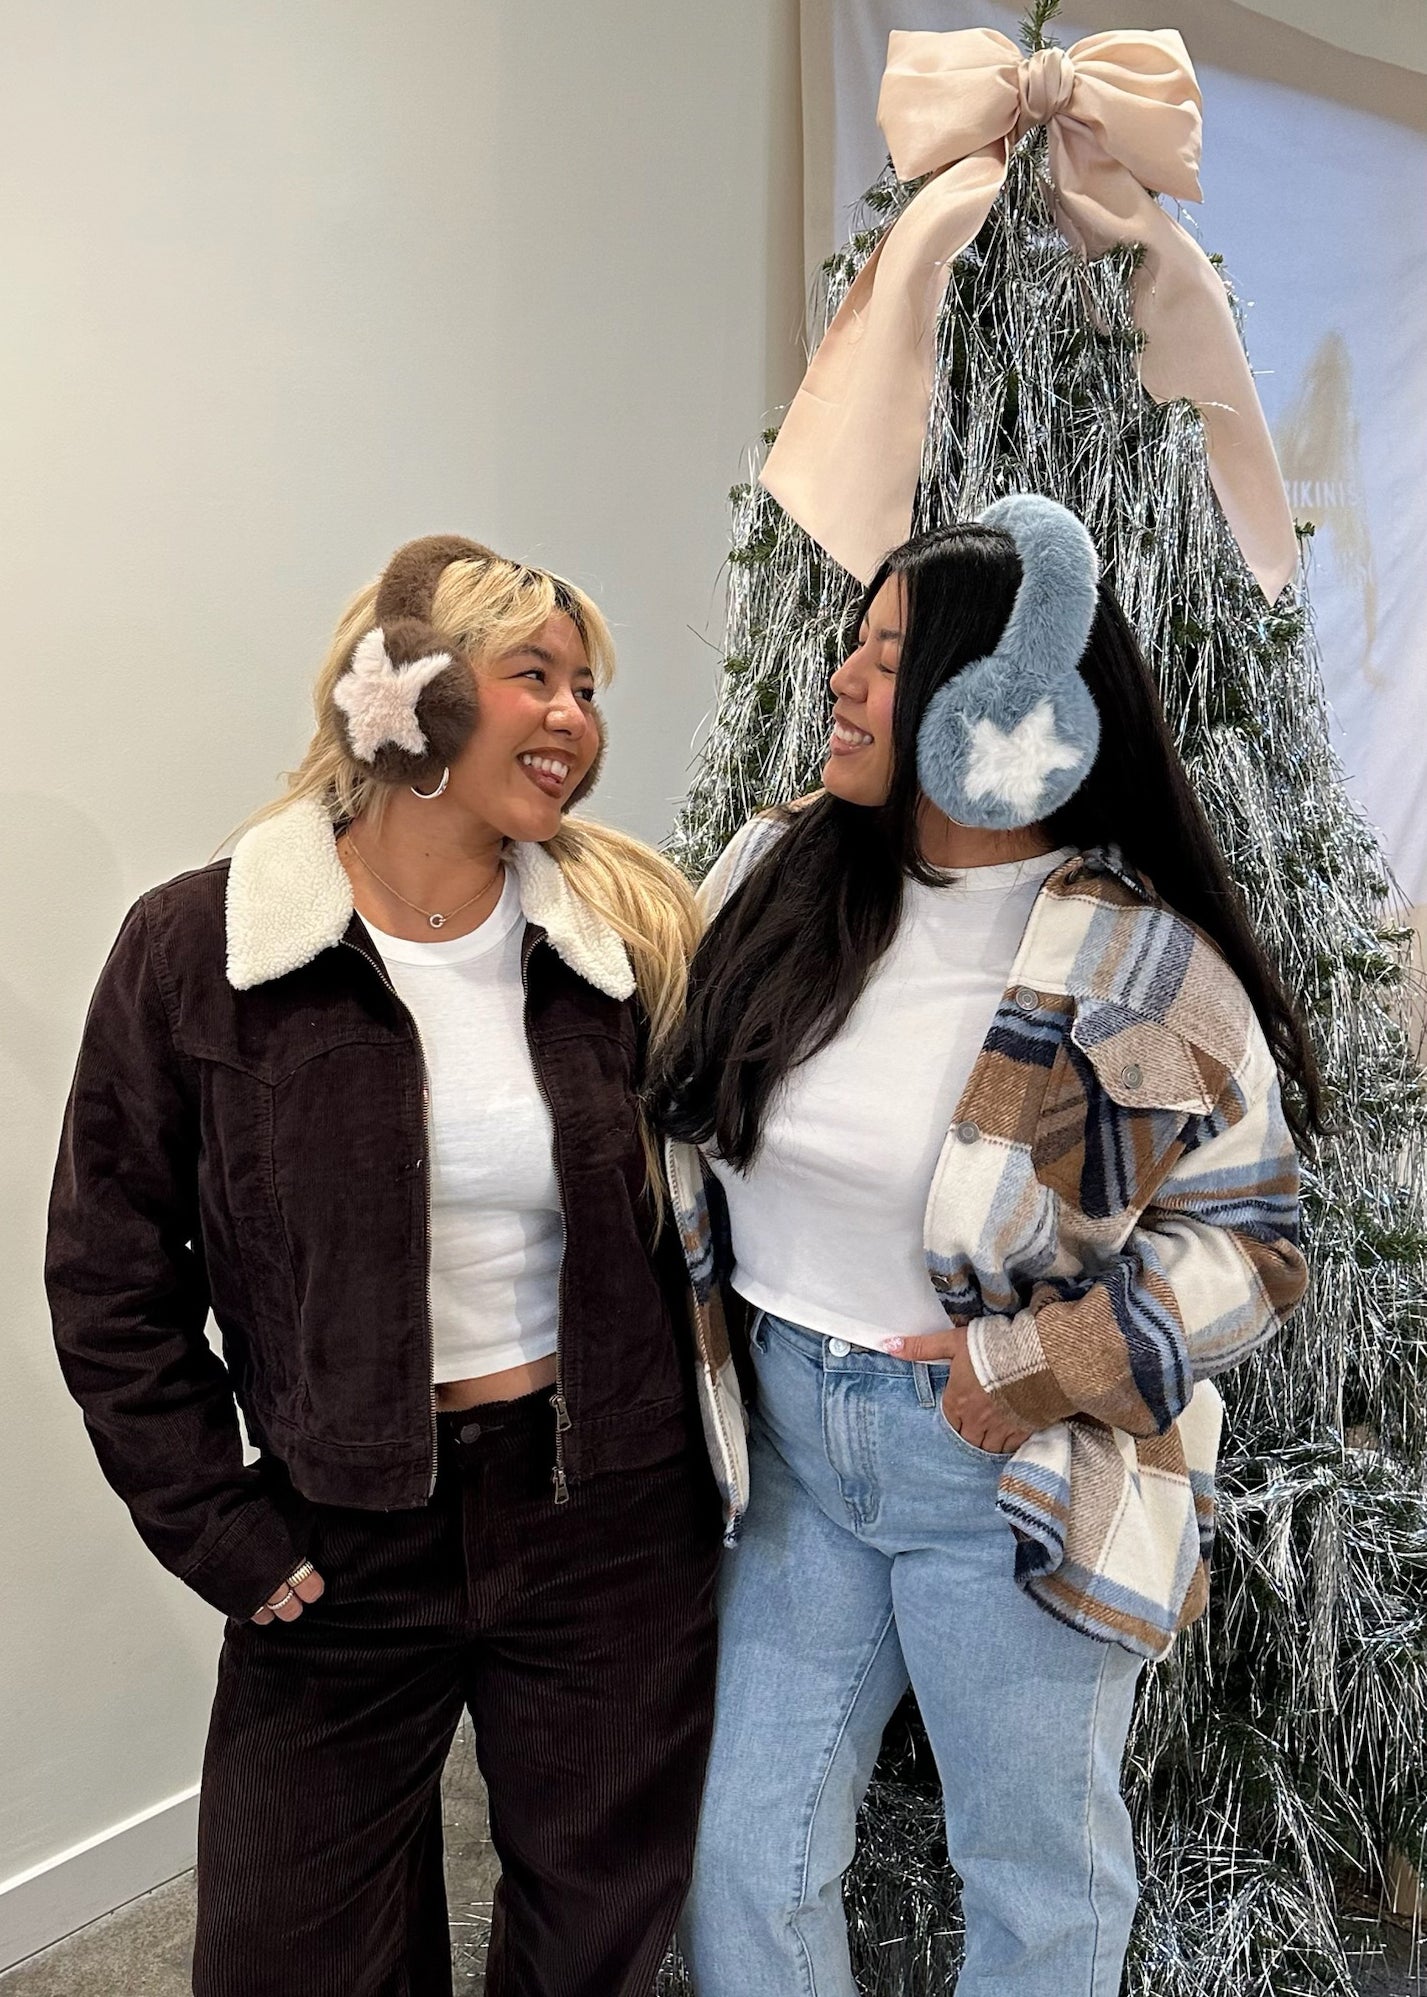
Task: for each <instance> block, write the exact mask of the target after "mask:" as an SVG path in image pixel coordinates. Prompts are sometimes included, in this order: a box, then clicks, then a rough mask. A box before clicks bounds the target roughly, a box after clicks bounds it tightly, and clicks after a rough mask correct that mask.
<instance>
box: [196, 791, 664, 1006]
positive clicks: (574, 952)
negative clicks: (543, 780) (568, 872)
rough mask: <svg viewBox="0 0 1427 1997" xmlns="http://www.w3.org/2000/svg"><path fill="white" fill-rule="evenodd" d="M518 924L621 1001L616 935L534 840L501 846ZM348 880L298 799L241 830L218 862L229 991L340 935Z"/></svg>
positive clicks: (321, 821) (347, 912)
mask: <svg viewBox="0 0 1427 1997" xmlns="http://www.w3.org/2000/svg"><path fill="white" fill-rule="evenodd" d="M508 852H509V856H510V859H511V862H512V864H513V866H514V868H515V874H516V880H517V882H518V884H519V888H520V906H521V909H522V911H523V913H524V915H525V919H526V921H527V922H532V923H537V924H538V925H539V927H540V928H541V929H543V930H544V932H545V935H546V938H547V940H548V941H549V943H550V945H551V947H552V948H553V949H554V950H555V951H556V952H557V953H558V954H559V955H560V957H562V958H563V959H564V961H565V963H567V964H568V965H569V967H570V969H571V970H572V971H574V972H576V973H577V974H578V975H579V976H580V977H582V978H583V979H584V980H585V982H586V983H587V984H591V985H593V986H594V987H595V989H596V991H601V992H604V993H606V994H607V995H608V997H610V998H615V999H626V998H629V997H630V996H631V994H632V993H633V991H634V973H633V971H632V970H631V969H630V964H629V956H628V953H627V951H626V950H625V947H624V944H623V942H622V940H621V939H620V937H619V936H618V935H617V934H616V933H615V931H614V930H613V929H612V928H611V927H610V925H609V924H608V923H607V922H605V921H603V920H602V919H601V918H600V917H599V916H597V915H596V914H595V912H594V910H593V909H591V908H589V907H588V906H587V905H586V904H585V903H584V902H582V901H581V900H580V899H579V897H578V896H577V895H576V894H575V893H574V892H573V890H572V889H571V888H570V887H569V885H568V884H567V882H566V880H565V876H564V875H563V874H562V873H561V871H560V868H559V866H558V865H557V863H556V862H555V860H554V859H553V858H552V857H551V856H550V854H549V853H547V852H546V850H545V848H544V847H543V846H536V845H525V844H519V845H513V846H511V847H510V848H509V849H508ZM352 913H353V909H352V887H351V883H350V881H349V880H348V879H347V871H346V869H345V867H343V865H342V862H341V861H340V860H339V859H338V857H337V841H336V838H335V837H334V835H333V831H332V822H331V820H330V819H329V818H328V816H327V814H326V812H325V811H323V810H322V808H321V806H320V805H318V804H316V803H314V802H313V800H312V799H311V798H298V799H297V800H296V801H295V802H294V803H292V804H290V805H287V806H286V807H285V808H284V809H283V810H282V811H279V812H275V813H274V814H273V816H272V817H271V818H265V819H262V820H261V821H260V822H259V823H258V824H257V825H254V826H252V827H251V828H250V830H248V831H247V832H245V833H244V834H243V836H242V838H241V839H240V840H239V841H238V843H237V845H236V846H235V847H234V848H233V858H232V861H231V863H230V866H229V870H228V982H229V984H230V985H232V986H233V987H234V989H235V990H237V991H240V992H241V991H247V990H248V989H249V988H250V987H251V986H253V985H262V984H266V983H268V981H269V980H270V979H272V978H281V977H283V976H285V974H286V973H287V972H288V971H295V970H297V969H298V967H299V966H300V965H302V964H310V963H311V961H312V959H313V958H314V957H316V956H318V955H319V954H320V953H321V952H322V951H323V950H330V949H331V948H332V947H333V946H334V944H337V943H340V942H341V940H342V938H343V937H344V936H345V935H346V933H347V928H348V925H349V924H350V922H351V920H352Z"/></svg>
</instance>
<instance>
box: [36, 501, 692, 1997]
mask: <svg viewBox="0 0 1427 1997" xmlns="http://www.w3.org/2000/svg"><path fill="white" fill-rule="evenodd" d="M611 664H612V658H611V646H610V639H609V633H608V630H607V628H606V626H605V624H604V622H603V620H602V619H601V617H600V614H599V612H598V611H597V609H596V608H595V606H594V604H593V603H591V602H590V600H589V599H588V598H587V597H586V596H584V595H582V594H581V592H580V591H578V590H576V589H574V588H572V587H570V586H569V585H568V584H566V583H563V582H560V581H557V580H556V579H555V578H553V577H551V576H549V575H546V574H543V573H541V572H539V571H537V570H533V569H529V568H524V567H521V566H519V565H518V564H515V563H513V562H508V561H505V560H502V559H500V558H498V557H496V556H494V555H492V554H491V553H490V552H489V551H488V550H486V549H483V548H480V547H479V546H477V545H476V544H475V543H473V542H467V541H462V540H457V539H454V538H449V537H447V538H437V539H428V540H425V541H418V542H413V543H411V544H410V545H409V546H408V547H406V548H404V549H402V550H401V551H400V552H399V553H398V554H397V556H396V557H395V558H394V560H393V561H392V563H391V565H390V567H389V568H388V570H387V571H386V574H385V575H384V577H383V578H382V580H381V582H380V584H379V585H376V586H374V587H372V588H368V589H366V590H363V591H362V593H361V594H360V595H359V596H358V597H357V599H356V600H355V602H354V603H353V604H352V605H351V607H350V608H349V610H348V611H347V613H346V615H345V617H344V618H343V620H342V623H341V626H340V628H339V630H338V633H337V637H336V641H335V643H334V646H333V649H332V652H331V655H330V657H329V659H328V661H327V664H326V666H325V668H324V670H323V672H322V675H321V677H320V679H319V681H318V685H317V690H316V706H317V716H318V722H317V732H316V735H315V737H314V739H313V742H312V745H311V747H310V748H309V750H308V752H307V755H306V757H305V759H304V761H303V762H302V765H301V767H300V768H299V769H298V771H297V772H296V773H295V775H294V776H293V778H292V779H291V780H290V787H289V791H288V795H287V797H286V798H285V799H284V800H283V801H282V802H281V804H279V805H276V806H273V807H270V808H269V809H268V810H267V811H266V812H265V813H262V814H260V816H259V818H258V819H257V820H256V821H255V822H254V823H253V824H252V825H251V827H250V829H249V830H248V831H247V832H246V833H245V834H244V835H243V837H242V838H241V839H240V840H239V842H238V844H237V847H236V849H235V851H234V853H233V856H232V860H231V862H219V863H217V864H216V865H212V866H209V867H205V868H201V869H199V870H198V871H197V872H194V873H190V874H185V875H182V876H181V877H180V878H179V879H177V880H175V881H171V882H169V883H168V884H167V885H166V886H164V887H161V888H157V889H155V890H154V891H153V892H152V893H150V894H147V895H145V896H144V897H143V898H142V900H141V901H140V902H139V903H138V904H137V905H136V907H135V908H134V909H133V910H132V912H131V913H130V915H129V917H128V919H127V921H126V922H125V924H124V926H123V929H122V931H121V933H120V936H119V940H118V942H117V943H116V945H115V947H114V951H113V953H112V955H111V957H110V959H109V962H108V964H107V965H106V967H105V970H104V972H103V975H102V977H101V979H100V982H99V987H98V990H97V992H96V995H95V999H94V1003H93V1007H92V1009H91V1012H90V1015H89V1020H88V1024H87V1026H86V1028H85V1034H84V1042H83V1047H82V1051H81V1054H80V1059H79V1067H78V1072H77V1076H76V1079H75V1084H74V1090H73V1094H72V1096H71V1100H70V1104H69V1109H68V1113H67V1117H66V1122H65V1128H64V1135H63V1142H62V1146H61V1151H60V1159H59V1166H58V1171H57V1176H56V1181H55V1189H54V1196H53V1204H52V1210H51V1233H50V1248H49V1262H48V1273H49V1285H50V1295H51V1300H52V1307H53V1313H54V1322H55V1331H56V1338H57V1342H58V1346H59V1352H60V1357H61V1361H62V1364H63V1367H64V1371H65V1376H66V1379H67V1381H68V1383H69V1385H70V1388H71V1390H72V1391H73V1393H74V1395H75V1397H76V1399H77V1400H78V1401H79V1402H80V1404H81V1405H82V1407H83V1409H84V1413H85V1419H86V1422H87V1424H88V1427H89V1431H90V1434H91V1436H92V1437H93V1440H94V1445H95V1448H96V1450H97V1452H98V1455H99V1459H100V1463H101V1465H102V1467H103V1470H104V1473H105V1475H106V1476H107V1477H108V1479H109V1481H110V1482H111V1484H112V1485H113V1486H114V1488H115V1489H116V1490H117V1491H118V1493H119V1494H120V1496H121V1497H123V1498H124V1500H125V1502H126V1503H127V1504H128V1506H129V1508H130V1511H131V1512H132V1514H133V1517H134V1520H135V1523H136V1525H137V1526H138V1529H139V1531H140V1533H141V1534H142V1535H143V1537H144V1539H145V1541H146V1542H147V1544H148V1545H149V1547H150V1548H151V1549H152V1551H153V1552H154V1553H155V1554H156V1556H157V1557H158V1558H159V1559H160V1560H161V1561H162V1562H163V1563H164V1565H165V1566H167V1567H168V1568H169V1569H170V1570H171V1571H172V1572H173V1573H175V1574H177V1575H178V1576H179V1577H180V1578H181V1579H183V1580H184V1581H186V1582H187V1583H188V1584H189V1586H191V1587H192V1588H194V1589H195V1590H196V1591H197V1592H198V1593H199V1594H200V1595H201V1596H202V1597H203V1598H204V1599H205V1600H206V1601H208V1602H211V1603H213V1604H214V1605H215V1606H216V1607H218V1608H219V1609H221V1610H223V1611H224V1612H225V1613H226V1614H227V1616H228V1618H229V1622H228V1625H227V1632H226V1636H225V1641H224V1645H223V1655H222V1660H221V1664H220V1667H219V1680H218V1691H217V1697H216V1700H215V1704H214V1708H213V1717H212V1722H211V1728H210V1733H209V1740H208V1748H207V1754H206V1757H205V1763H204V1780H203V1797H202V1806H201V1816H200V1832H199V1868H198V1933H197V1946H196V1953H195V1964H194V1985H193V1987H194V1990H195V1992H196V1993H197V1997H328V1993H330V1997H436V1994H437V1993H445V1992H448V1991H449V1990H450V1988H451V1972H450V1957H449V1948H448V1942H447V1930H446V1919H445V1900H444V1893H443V1887H442V1858H441V1835H440V1789H439V1785H440V1777H441V1770H442V1765H443V1763H444V1761H445V1758H446V1752H447V1749H448V1747H449V1745H450V1742H451V1738H452V1735H453V1733H454V1730H455V1727H456V1724H457V1720H458V1718H459V1715H460V1713H461V1710H462V1708H463V1706H464V1707H467V1708H469V1710H470V1712H471V1715H472V1718H473V1721H474V1726H475V1735H476V1745H477V1752H478V1755H479V1759H480V1763H481V1767H482V1769H483V1771H484V1774H485V1778H486V1783H487V1786H488V1790H489V1795H490V1814H491V1832H492V1837H493V1839H494V1842H495V1845H496V1849H497V1852H498V1854H499V1857H500V1861H501V1867H502V1877H501V1884H500V1889H499V1895H498V1898H497V1902H496V1908H495V1917H494V1929H493V1934H492V1939H491V1949H490V1959H489V1965H488V1969H487V1984H486V1987H487V1990H488V1991H489V1992H491V1993H494V1997H515V1993H517V1992H519V1993H520V1997H540V1993H550V1997H556V1993H558V1997H621V1993H627V1997H635V1993H648V1992H651V1991H652V1990H653V1988H654V1980H655V1975H656V1972H657V1969H658V1965H659V1962H660V1960H661V1958H662V1956H663V1954H664V1951H665V1948H666V1946H667V1943H668V1940H669V1936H670V1934H671V1932H672V1929H673V1925H674V1920H675V1917H676V1914H677V1912H678V1909H679V1905H680V1902H681V1900H682V1898H683V1895H684V1891H685V1888H686V1886H687V1883H688V1876H689V1870H690V1863H691V1855H692V1847H693V1836H694V1825H695V1816H696V1811H697V1803H698V1792H699V1785H700V1780H701V1777H702V1772H703V1766H704V1760H705V1754H706V1749H707V1742H708V1736H709V1731H710V1725H711V1716H712V1687H713V1668H714V1626H713V1614H712V1599H711V1596H712V1584H713V1578H714V1569H715V1564H716V1557H717V1547H718V1540H719V1518H718V1506H717V1501H716V1492H715V1486H714V1479H713V1478H712V1477H711V1475H710V1468H709V1463H708V1460H707V1457H706V1456H705V1454H704V1452H703V1447H702V1444H701V1442H700V1441H699V1440H698V1436H699V1432H700V1423H699V1418H698V1413H697V1408H696V1406H695V1393H694V1375H695V1371H696V1357H695V1355H694V1353H693V1352H692V1350H690V1349H686V1341H685V1335H684V1333H683V1331H682V1330H681V1327H682V1326H683V1325H684V1323H685V1322H686V1317H685V1312H684V1308H683V1297H682V1294H681V1290H680V1285H681V1282H682V1265H681V1261H680V1256H679V1250H678V1246H677V1243H676V1242H673V1241H670V1240H668V1239H667V1237H666V1231H664V1230H662V1229H661V1213H662V1201H661V1199H660V1198H659V1196H658V1194H657V1192H656V1191H655V1188H654V1181H653V1180H652V1178H651V1175H650V1166H649V1158H650V1147H649V1143H648V1139H647V1136H646V1134H645V1132H644V1128H643V1124H642V1120H641V1116H640V1112H639V1107H638V1089H639V1085H640V1079H641V1068H642V1063H643V1060H644V1055H645V1052H646V1049H647V1047H648V1046H649V1045H650V1044H655V1045H657V1044H658V1042H659V1040H660V1039H661V1037H662V1035H663V1034H664V1032H665V1031H666V1029H667V1028H668V1027H669V1025H670V1024H671V1022H672V1021H673V1019H674V1018H675V1017H676V1016H677V1013H678V1009H679V1006H680V1003H681V999H682V993H683V983H684V969H685V963H686V958H687V954H688V952H689V949H690V947H691V942H692V938H693V922H694V918H693V911H692V903H691V900H690V896H689V894H688V891H687V889H686V888H685V887H684V886H683V884H682V882H681V881H680V879H679V877H678V876H677V875H676V874H674V873H673V872H672V871H671V869H670V868H669V867H668V866H666V865H665V864H664V863H663V862H662V861H661V860H660V859H659V858H658V857H657V856H656V855H655V854H653V853H651V852H649V851H648V850H646V849H645V848H644V847H642V846H640V845H638V844H637V843H636V842H634V841H632V840H630V839H627V838H624V837H622V836H621V835H619V834H616V833H614V832H611V831H608V830H606V829H604V828H602V827H599V826H595V825H592V824H589V823H588V822H586V821H580V822H578V823H576V822H572V821H570V820H568V819H567V818H566V816H565V814H566V811H567V809H568V807H569V806H570V805H571V804H572V803H573V802H574V801H575V800H576V799H577V798H578V797H580V796H581V795H583V793H584V792H585V791H586V790H588V788H589V785H590V784H591V782H592V781H593V778H594V775H595V771H596V768H597V765H598V761H599V756H600V751H601V747H602V727H601V722H600V717H599V711H598V707H597V704H596V699H597V692H598V689H599V687H600V686H601V685H602V684H603V682H604V681H605V679H606V678H607V677H608V674H609V671H610V668H611ZM210 1310H211V1311H212V1314H213V1317H214V1318H215V1320H216V1323H217V1327H218V1330H219V1332H220V1333H221V1338H222V1351H223V1358H222V1360H221V1361H220V1359H219V1358H218V1357H217V1356H216V1355H215V1354H214V1352H213V1351H212V1350H211V1348H210V1346H209V1344H208V1342H207V1340H206V1338H205V1334H204V1326H205V1321H206V1319H207V1317H208V1314H209V1312H210ZM239 1409H241V1411H242V1417H243V1423H244V1425H245V1427H246V1430H247V1434H248V1436H249V1437H250V1438H251V1440H252V1442H253V1443H254V1444H255V1445H256V1449H257V1455H256V1460H254V1461H251V1462H248V1463H246V1464H245V1461H244V1450H243V1446H242V1441H241V1437H240V1429H239V1421H238V1413H239Z"/></svg>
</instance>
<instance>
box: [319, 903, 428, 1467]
mask: <svg viewBox="0 0 1427 1997" xmlns="http://www.w3.org/2000/svg"><path fill="white" fill-rule="evenodd" d="M342 945H343V948H344V949H347V950H355V951H356V953H357V955H358V956H359V957H360V958H361V960H362V962H363V963H364V964H370V965H371V967H372V969H373V970H374V971H375V972H376V974H377V976H378V977H379V978H380V979H381V981H382V983H383V984H384V985H385V986H386V988H387V990H388V991H389V992H390V993H391V995H392V997H393V998H394V999H395V1000H396V1003H397V1005H398V1007H399V1008H400V1010H401V1011H402V1012H403V1013H404V1014H405V1015H406V1018H407V1019H408V1020H409V1021H410V1023H411V1037H412V1039H413V1041H414V1042H415V1043H416V1054H417V1058H418V1060H419V1061H420V1062H421V1134H422V1139H423V1143H424V1147H425V1149H424V1155H423V1157H422V1160H421V1181H422V1191H423V1195H424V1206H425V1212H426V1235H425V1241H424V1244H423V1246H424V1250H425V1256H426V1274H425V1278H424V1282H423V1291H424V1295H425V1299H426V1377H427V1379H428V1381H429V1380H431V1377H432V1375H433V1374H434V1373H435V1371H436V1327H435V1324H434V1322H433V1321H432V1316H431V1075H430V1071H429V1069H428V1068H427V1066H426V1050H425V1048H424V1047H423V1046H422V1044H421V1030H420V1028H419V1027H418V1026H417V1024H416V1017H415V1015H414V1014H413V1012H412V1011H411V1008H410V1007H409V1006H408V1005H407V1004H406V1003H405V1001H404V1000H403V999H402V997H401V994H400V993H399V992H398V991H397V988H396V986H395V985H394V984H393V983H392V981H391V979H390V978H389V977H388V976H387V974H386V972H385V971H384V970H383V969H382V967H381V965H380V964H378V963H377V962H376V961H375V959H373V958H371V957H369V956H368V955H367V953H366V951H365V950H364V949H363V948H362V947H361V945H360V944H359V943H351V942H349V941H348V940H347V938H346V937H345V936H344V937H343V938H342ZM428 1422H429V1431H428V1434H429V1445H430V1454H431V1469H430V1474H429V1476H428V1478H427V1484H426V1496H427V1498H428V1499H429V1498H431V1497H432V1495H433V1494H434V1492H435V1490H436V1456H437V1445H436V1387H435V1384H434V1382H433V1384H432V1386H431V1400H430V1413H429V1416H428Z"/></svg>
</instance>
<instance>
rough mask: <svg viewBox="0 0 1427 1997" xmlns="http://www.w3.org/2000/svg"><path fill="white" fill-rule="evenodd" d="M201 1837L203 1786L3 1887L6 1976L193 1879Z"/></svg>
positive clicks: (0, 1924) (0, 1964)
mask: <svg viewBox="0 0 1427 1997" xmlns="http://www.w3.org/2000/svg"><path fill="white" fill-rule="evenodd" d="M197 1835H198V1786H197V1784H196V1783H195V1785H194V1786H193V1788H191V1789H184V1790H181V1791H180V1792H179V1794H178V1795H177V1796H167V1797H165V1799H164V1800H163V1802H161V1803H155V1804H154V1805H153V1807H152V1808H151V1809H148V1810H141V1811H140V1812H139V1814H138V1815H137V1816H136V1817H129V1818H127V1819H126V1820H125V1822H123V1823H122V1824H112V1825H111V1826H110V1827H109V1829H108V1830H103V1831H100V1832H99V1833H98V1835H97V1836H95V1837H92V1838H86V1839H85V1840H84V1842H83V1843H82V1844H76V1845H71V1846H70V1848H69V1850H68V1851H62V1852H59V1853H57V1854H56V1856H55V1857H54V1858H47V1859H45V1860H44V1862H43V1863H42V1864H40V1865H32V1866H31V1867H30V1869H29V1871H28V1872H17V1873H16V1874H15V1876H14V1878H13V1879H4V1880H0V1971H3V1970H6V1969H13V1968H14V1967H15V1965H16V1963H18V1962H23V1961H24V1960H25V1958H26V1956H30V1955H34V1954H35V1953H36V1952H37V1951H38V1950H39V1949H42V1948H48V1947H49V1945H50V1943H51V1942H57V1941H62V1940H63V1939H64V1937H65V1936H66V1935H72V1934H73V1933H74V1931H75V1929H76V1928H82V1927H84V1926H85V1925H86V1924H87V1923H88V1922H90V1921H96V1920H98V1918H99V1916H100V1915H101V1914H112V1913H113V1911H114V1909H115V1908H116V1907H122V1906H124V1904H125V1903H126V1902H127V1901H129V1900H137V1899H138V1897H139V1895H140V1894H141V1893H147V1892H149V1891H150V1889H151V1888H152V1887H155V1886H162V1884H163V1883H164V1881H165V1880H166V1879H173V1878H175V1877H176V1876H177V1875H178V1874H179V1873H180V1872H187V1870H188V1868H189V1867H190V1866H191V1865H192V1863H193V1852H194V1845H195V1842H196V1839H197Z"/></svg>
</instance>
